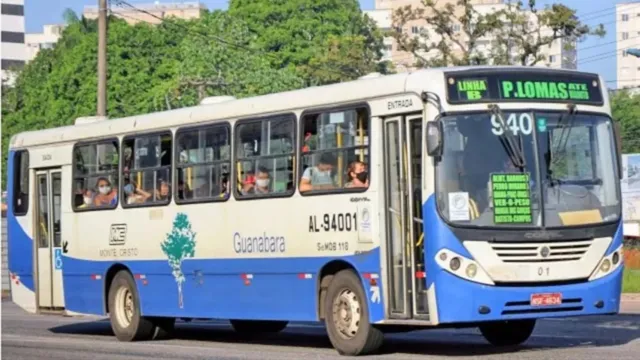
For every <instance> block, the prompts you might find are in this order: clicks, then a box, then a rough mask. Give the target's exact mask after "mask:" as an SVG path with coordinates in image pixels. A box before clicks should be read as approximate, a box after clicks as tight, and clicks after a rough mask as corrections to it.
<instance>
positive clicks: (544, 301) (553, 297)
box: [531, 293, 562, 306]
mask: <svg viewBox="0 0 640 360" xmlns="http://www.w3.org/2000/svg"><path fill="white" fill-rule="evenodd" d="M550 305H562V294H561V293H550V294H533V295H531V306H550Z"/></svg>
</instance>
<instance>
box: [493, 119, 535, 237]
mask: <svg viewBox="0 0 640 360" xmlns="http://www.w3.org/2000/svg"><path fill="white" fill-rule="evenodd" d="M538 120H540V119H538ZM543 120H544V119H543ZM544 127H545V130H546V120H545V121H544ZM538 129H540V122H538ZM491 188H492V189H493V221H494V223H496V224H531V223H533V214H532V211H531V189H530V188H529V174H522V173H512V174H505V173H496V174H491Z"/></svg>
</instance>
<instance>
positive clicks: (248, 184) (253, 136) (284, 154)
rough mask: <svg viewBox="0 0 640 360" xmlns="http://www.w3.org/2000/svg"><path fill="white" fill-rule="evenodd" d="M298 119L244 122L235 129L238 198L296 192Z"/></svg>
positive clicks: (292, 116)
mask: <svg viewBox="0 0 640 360" xmlns="http://www.w3.org/2000/svg"><path fill="white" fill-rule="evenodd" d="M295 120H296V118H295V116H294V115H279V116H273V117H269V118H264V119H251V120H242V121H239V122H238V125H237V126H236V130H235V159H236V168H235V171H236V174H237V178H236V179H237V180H238V181H237V184H236V186H234V188H235V194H236V197H237V198H250V197H264V196H286V195H291V194H293V192H294V188H295V186H294V184H293V173H294V170H293V163H294V157H295V130H294V129H295Z"/></svg>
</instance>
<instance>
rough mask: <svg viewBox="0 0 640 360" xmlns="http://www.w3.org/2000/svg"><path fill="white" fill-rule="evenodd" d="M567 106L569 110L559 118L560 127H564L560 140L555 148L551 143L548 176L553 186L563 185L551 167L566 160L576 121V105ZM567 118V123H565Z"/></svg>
mask: <svg viewBox="0 0 640 360" xmlns="http://www.w3.org/2000/svg"><path fill="white" fill-rule="evenodd" d="M567 108H568V112H566V113H563V114H562V116H560V119H558V127H561V129H562V132H561V133H560V136H559V137H558V142H557V143H556V144H555V146H553V148H551V147H552V145H553V144H549V147H550V149H549V151H550V152H551V154H550V155H551V159H550V163H549V164H547V178H548V179H549V182H550V184H551V186H554V185H562V184H561V183H562V181H561V180H560V179H558V178H555V177H554V176H553V170H551V168H552V167H555V165H557V164H561V163H562V160H564V159H565V158H566V157H567V154H566V149H567V143H568V142H569V137H570V136H571V130H572V129H573V123H574V122H575V119H576V117H575V114H576V113H577V110H576V105H575V104H568V105H567ZM565 120H566V123H565Z"/></svg>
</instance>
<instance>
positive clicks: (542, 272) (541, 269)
mask: <svg viewBox="0 0 640 360" xmlns="http://www.w3.org/2000/svg"><path fill="white" fill-rule="evenodd" d="M543 275H544V276H549V267H542V266H541V267H539V268H538V276H543Z"/></svg>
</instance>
